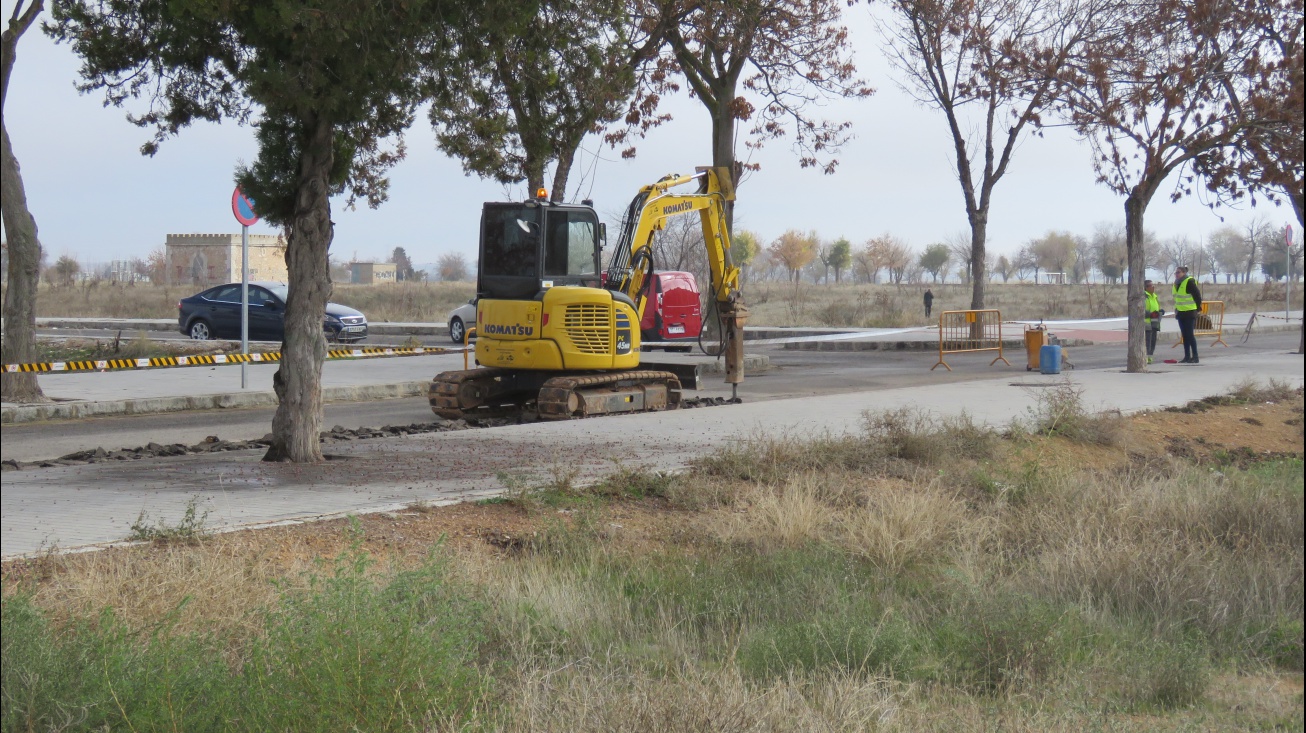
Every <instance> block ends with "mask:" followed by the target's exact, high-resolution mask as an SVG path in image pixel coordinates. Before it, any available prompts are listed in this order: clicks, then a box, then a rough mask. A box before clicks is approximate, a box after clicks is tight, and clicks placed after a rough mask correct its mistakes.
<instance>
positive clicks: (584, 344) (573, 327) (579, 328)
mask: <svg viewBox="0 0 1306 733" xmlns="http://www.w3.org/2000/svg"><path fill="white" fill-rule="evenodd" d="M562 327H563V330H564V331H565V332H566V334H567V338H569V339H571V342H572V343H573V344H575V346H576V350H577V351H579V352H581V353H582V354H606V353H608V350H609V348H608V342H609V340H610V339H611V338H612V309H611V308H609V307H608V306H606V305H594V304H588V303H582V304H577V305H569V306H567V310H566V311H565V312H564V313H563V315H562Z"/></svg>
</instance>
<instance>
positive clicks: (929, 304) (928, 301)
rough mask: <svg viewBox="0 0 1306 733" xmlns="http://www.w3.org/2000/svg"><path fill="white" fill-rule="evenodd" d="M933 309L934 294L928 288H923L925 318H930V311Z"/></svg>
mask: <svg viewBox="0 0 1306 733" xmlns="http://www.w3.org/2000/svg"><path fill="white" fill-rule="evenodd" d="M933 307H934V293H932V292H930V289H929V288H925V317H926V318H929V317H930V309H932V308H933Z"/></svg>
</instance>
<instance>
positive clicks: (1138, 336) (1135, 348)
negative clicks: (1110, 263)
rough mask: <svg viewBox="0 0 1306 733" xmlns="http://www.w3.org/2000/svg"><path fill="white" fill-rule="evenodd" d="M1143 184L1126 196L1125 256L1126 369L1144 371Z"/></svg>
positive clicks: (1145, 349) (1145, 208) (1144, 205)
mask: <svg viewBox="0 0 1306 733" xmlns="http://www.w3.org/2000/svg"><path fill="white" fill-rule="evenodd" d="M1141 188H1142V184H1139V185H1138V186H1135V187H1134V190H1133V191H1132V192H1131V193H1130V194H1129V198H1127V199H1125V256H1126V258H1127V260H1128V262H1129V281H1128V285H1127V287H1126V293H1127V295H1126V297H1125V303H1126V313H1127V314H1128V316H1127V320H1128V323H1129V341H1128V344H1129V345H1128V350H1127V361H1126V366H1125V371H1126V372H1145V371H1147V344H1146V342H1145V340H1144V333H1143V325H1144V324H1143V280H1144V279H1146V278H1145V276H1146V272H1147V264H1146V253H1145V252H1144V251H1143V243H1144V238H1143V212H1144V211H1146V210H1147V198H1148V197H1146V196H1145V195H1144V194H1142V193H1140V192H1139V191H1140V189H1141Z"/></svg>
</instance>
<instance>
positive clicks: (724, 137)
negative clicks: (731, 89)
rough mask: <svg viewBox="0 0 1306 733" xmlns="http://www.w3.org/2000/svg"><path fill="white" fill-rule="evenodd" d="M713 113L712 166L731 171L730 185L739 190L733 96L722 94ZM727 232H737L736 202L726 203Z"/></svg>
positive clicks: (718, 95) (718, 96)
mask: <svg viewBox="0 0 1306 733" xmlns="http://www.w3.org/2000/svg"><path fill="white" fill-rule="evenodd" d="M718 92H719V93H718V94H717V97H716V99H717V105H716V107H715V108H713V109H712V110H711V111H712V165H713V166H715V167H717V168H725V169H726V170H728V171H730V179H731V180H730V183H731V185H732V186H734V188H735V190H736V191H738V190H739V172H738V171H737V170H735V116H734V114H733V112H732V111H731V103H732V102H734V95H733V94H726V93H720V90H718ZM724 208H725V217H726V232H727V233H728V234H733V233H734V231H735V202H734V201H726V202H725V206H724Z"/></svg>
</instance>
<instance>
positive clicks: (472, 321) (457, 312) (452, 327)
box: [449, 298, 476, 344]
mask: <svg viewBox="0 0 1306 733" xmlns="http://www.w3.org/2000/svg"><path fill="white" fill-rule="evenodd" d="M475 325H476V298H472V299H471V300H469V301H467V302H466V303H463V304H462V305H460V306H458V307H457V308H454V309H453V312H452V313H450V314H449V338H450V339H451V340H452V341H453V342H454V343H455V344H461V343H463V338H464V337H466V336H467V327H468V326H475Z"/></svg>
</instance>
